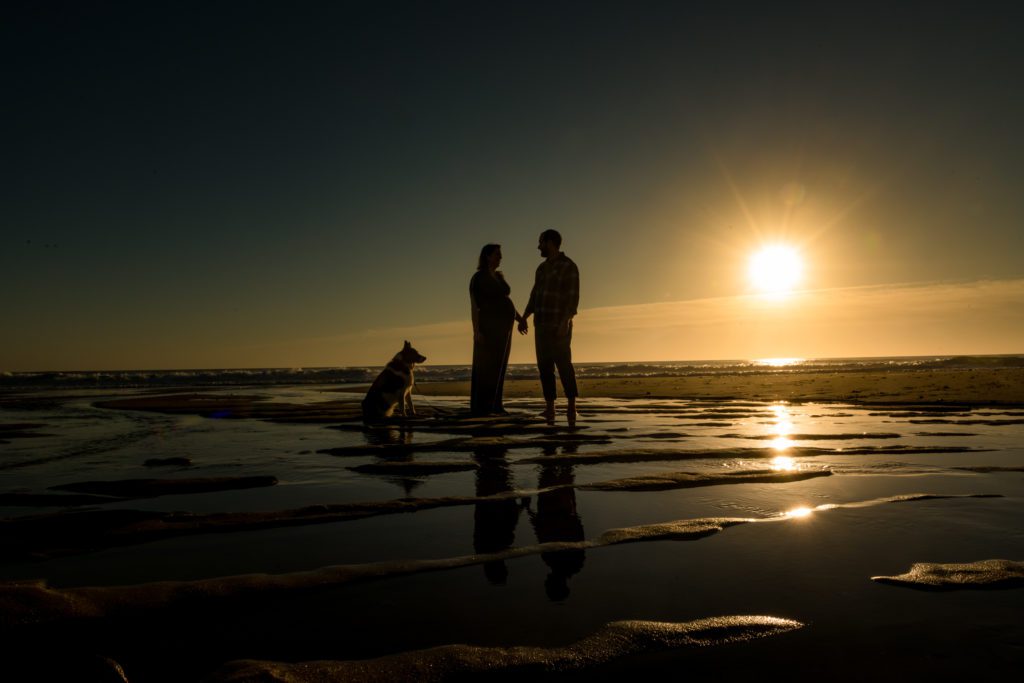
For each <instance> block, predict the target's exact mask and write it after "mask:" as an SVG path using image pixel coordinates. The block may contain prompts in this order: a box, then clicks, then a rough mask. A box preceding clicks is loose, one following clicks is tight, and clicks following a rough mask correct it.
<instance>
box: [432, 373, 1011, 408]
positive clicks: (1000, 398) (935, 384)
mask: <svg viewBox="0 0 1024 683" xmlns="http://www.w3.org/2000/svg"><path fill="white" fill-rule="evenodd" d="M578 381H579V388H580V395H581V396H583V397H593V398H598V397H600V398H687V399H716V400H721V399H741V400H757V401H843V402H852V403H885V404H888V403H891V404H903V403H954V404H962V405H1006V404H1011V405H1024V368H1000V369H990V368H973V369H934V368H930V369H927V370H921V371H914V370H899V371H893V372H888V371H886V372H880V371H864V372H795V371H794V372H774V373H771V372H765V373H751V374H734V375H723V374H715V375H692V376H687V377H643V378H580V379H579V380H578ZM416 391H417V392H418V393H422V394H423V395H424V396H469V382H432V383H430V382H424V383H418V384H417V385H416ZM559 392H561V387H559ZM505 396H506V398H540V397H541V393H540V384H539V383H538V382H536V381H533V380H522V379H517V380H508V381H506V382H505Z"/></svg>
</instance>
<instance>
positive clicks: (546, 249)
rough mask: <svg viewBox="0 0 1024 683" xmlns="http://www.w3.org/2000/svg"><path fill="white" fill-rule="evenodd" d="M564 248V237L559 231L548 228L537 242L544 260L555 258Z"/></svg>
mask: <svg viewBox="0 0 1024 683" xmlns="http://www.w3.org/2000/svg"><path fill="white" fill-rule="evenodd" d="M561 248H562V236H561V235H560V234H559V232H558V231H557V230H552V229H550V228H548V229H547V230H545V231H544V232H542V233H541V234H540V239H539V240H538V241H537V249H539V250H540V255H541V256H543V257H544V258H551V257H552V256H555V255H556V254H557V253H558V252H559V250H560V249H561Z"/></svg>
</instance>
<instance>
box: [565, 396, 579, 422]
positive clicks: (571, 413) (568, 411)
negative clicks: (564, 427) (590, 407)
mask: <svg viewBox="0 0 1024 683" xmlns="http://www.w3.org/2000/svg"><path fill="white" fill-rule="evenodd" d="M579 416H580V414H579V413H578V412H576V401H569V405H568V406H566V408H565V419H566V421H568V423H569V426H570V427H571V426H573V425H574V424H576V418H578V417H579Z"/></svg>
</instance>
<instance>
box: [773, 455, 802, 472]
mask: <svg viewBox="0 0 1024 683" xmlns="http://www.w3.org/2000/svg"><path fill="white" fill-rule="evenodd" d="M772 469H773V470H775V471H776V472H792V471H794V470H796V469H797V466H796V460H793V458H791V457H789V456H788V455H776V456H775V457H774V458H772Z"/></svg>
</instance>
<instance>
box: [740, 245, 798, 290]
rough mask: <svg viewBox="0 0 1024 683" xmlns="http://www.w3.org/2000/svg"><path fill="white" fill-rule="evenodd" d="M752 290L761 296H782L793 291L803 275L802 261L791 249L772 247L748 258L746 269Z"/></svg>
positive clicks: (778, 246)
mask: <svg viewBox="0 0 1024 683" xmlns="http://www.w3.org/2000/svg"><path fill="white" fill-rule="evenodd" d="M748 273H749V275H750V282H751V284H752V285H753V286H754V289H756V290H757V291H759V292H761V293H763V294H774V295H782V294H786V293H787V292H789V291H790V290H792V289H793V287H795V286H796V285H797V283H799V282H800V278H801V276H802V275H803V261H802V260H801V259H800V254H799V253H798V252H797V250H796V249H794V248H793V247H787V246H785V245H773V246H768V247H764V248H762V249H761V250H760V251H758V252H757V253H755V254H754V255H753V256H751V257H750V268H749V269H748Z"/></svg>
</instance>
